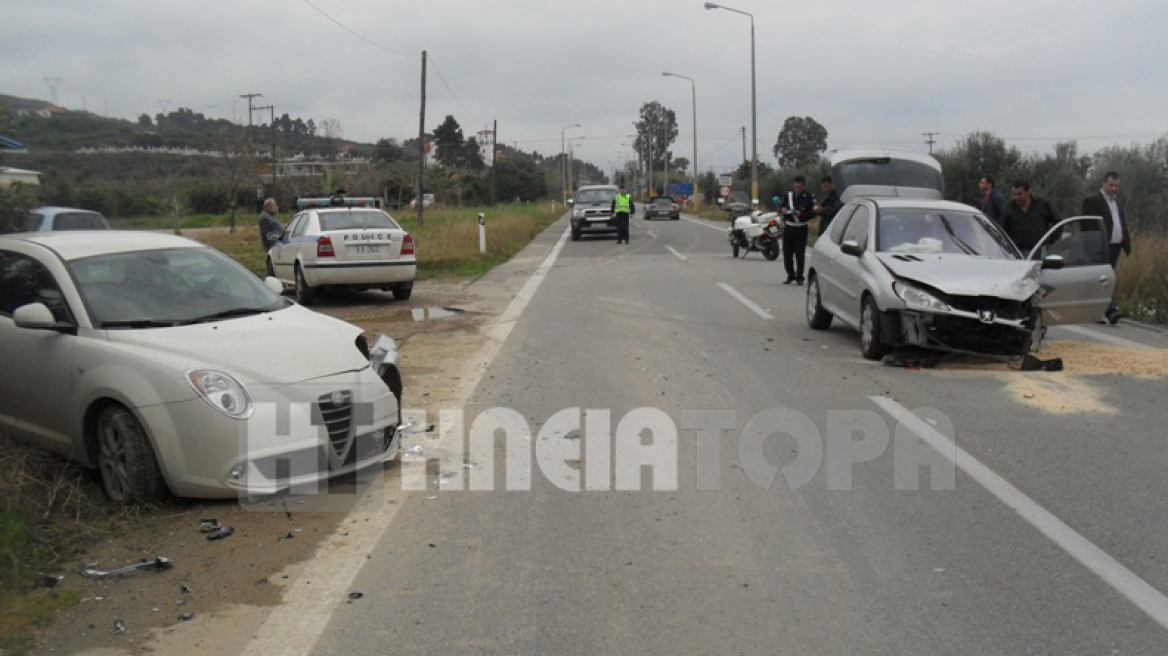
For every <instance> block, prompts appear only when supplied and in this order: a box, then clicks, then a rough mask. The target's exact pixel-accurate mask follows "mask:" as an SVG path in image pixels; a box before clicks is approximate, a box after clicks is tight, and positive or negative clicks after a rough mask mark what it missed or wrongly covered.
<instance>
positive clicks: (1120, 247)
mask: <svg viewBox="0 0 1168 656" xmlns="http://www.w3.org/2000/svg"><path fill="white" fill-rule="evenodd" d="M1079 214H1082V215H1083V216H1101V217H1103V225H1104V229H1105V230H1106V231H1107V240H1108V244H1110V246H1109V250H1108V256H1109V257H1110V258H1111V260H1110V261H1111V268H1112V269H1114V268H1116V266H1117V265H1118V264H1119V253H1120V251H1123V252H1124V253H1126V254H1128V255H1131V234H1129V233H1128V231H1127V216H1126V215H1124V213H1123V203H1121V202H1120V200H1119V174H1118V173H1116V172H1115V171H1108V172H1107V175H1105V176H1103V187H1102V188H1101V189H1100V190H1099V192H1098V193H1095V194H1092V195H1090V196H1088V197H1086V198H1084V199H1083V205H1082V207H1081V208H1080V210H1079ZM1119 316H1120V314H1119V306H1118V305H1116V304H1115V299H1114V298H1112V300H1111V305H1109V306H1108V307H1107V314H1106V315H1105V318H1106V319H1107V323H1110V324H1111V325H1113V326H1114V325H1115V324H1116V323H1117V322H1118V321H1119Z"/></svg>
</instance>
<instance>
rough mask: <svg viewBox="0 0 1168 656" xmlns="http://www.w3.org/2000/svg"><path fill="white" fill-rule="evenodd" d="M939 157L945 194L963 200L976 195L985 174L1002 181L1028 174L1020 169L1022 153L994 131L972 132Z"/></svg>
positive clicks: (1009, 180)
mask: <svg viewBox="0 0 1168 656" xmlns="http://www.w3.org/2000/svg"><path fill="white" fill-rule="evenodd" d="M936 158H937V160H938V161H939V162H940V163H941V172H942V175H944V177H945V195H946V196H947V197H948V198H949V199H951V200H956V201H959V202H962V203H968V202H971V201H973V200H974V199H975V197H976V196H977V195H978V193H979V192H978V190H977V183H978V181H979V180H981V178H982V176H984V175H992V176H994V177H995V178H996V179H997V180H998V184H999V185H1007V184H1009V183H1010V182H1011V181H1013V180H1015V179H1017V178H1021V177H1029V176H1028V175H1027V174H1026V173H1025V172H1024V171H1022V170H1021V165H1022V153H1020V152H1019V151H1018V149H1017V148H1015V147H1013V146H1007V145H1006V141H1005V140H1004V139H1002V138H1001V137H998V136H997V135H995V134H994V133H992V132H971V133H969V134H968V135H967V136H966V137H965V138H964V139H962V140H960V141H958V142H957V145H956V146H954V147H953V149H952V150H949V151H941V152H938V153H937V154H936ZM1042 193H1043V194H1044V195H1045V192H1042Z"/></svg>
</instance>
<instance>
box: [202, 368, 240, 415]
mask: <svg viewBox="0 0 1168 656" xmlns="http://www.w3.org/2000/svg"><path fill="white" fill-rule="evenodd" d="M187 382H188V383H190V384H191V387H193V388H195V391H196V392H198V393H199V396H201V397H203V400H204V401H206V402H207V403H209V404H211V407H212V408H215V409H216V410H218V411H219V412H222V413H223V414H225V415H227V416H228V417H231V418H232V419H246V418H248V417H250V416H251V412H252V404H251V397H250V396H248V395H247V390H246V389H244V388H243V385H241V384H240V383H239V381H237V380H235V379H234V378H232V377H231V376H229V375H227V374H225V373H222V372H220V371H208V370H197V371H188V372H187Z"/></svg>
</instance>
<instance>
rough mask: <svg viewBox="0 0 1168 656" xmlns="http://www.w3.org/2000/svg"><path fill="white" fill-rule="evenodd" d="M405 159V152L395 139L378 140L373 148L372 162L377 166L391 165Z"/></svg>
mask: <svg viewBox="0 0 1168 656" xmlns="http://www.w3.org/2000/svg"><path fill="white" fill-rule="evenodd" d="M404 159H406V150H405V148H402V147H401V144H399V143H398V142H397V140H396V139H379V140H378V141H377V144H376V145H374V146H373V161H374V163H377V164H393V163H395V162H399V161H401V160H404Z"/></svg>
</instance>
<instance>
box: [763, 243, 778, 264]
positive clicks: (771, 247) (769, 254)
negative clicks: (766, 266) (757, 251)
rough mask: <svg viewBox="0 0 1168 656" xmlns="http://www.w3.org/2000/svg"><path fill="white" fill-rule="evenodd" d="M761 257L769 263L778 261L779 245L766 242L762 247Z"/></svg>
mask: <svg viewBox="0 0 1168 656" xmlns="http://www.w3.org/2000/svg"><path fill="white" fill-rule="evenodd" d="M762 256H763V257H765V258H766V259H767V260H770V261H771V262H774V261H775V260H777V259H779V244H778V243H777V242H773V241H772V242H768V243H767V245H766V246H763V247H762Z"/></svg>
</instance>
